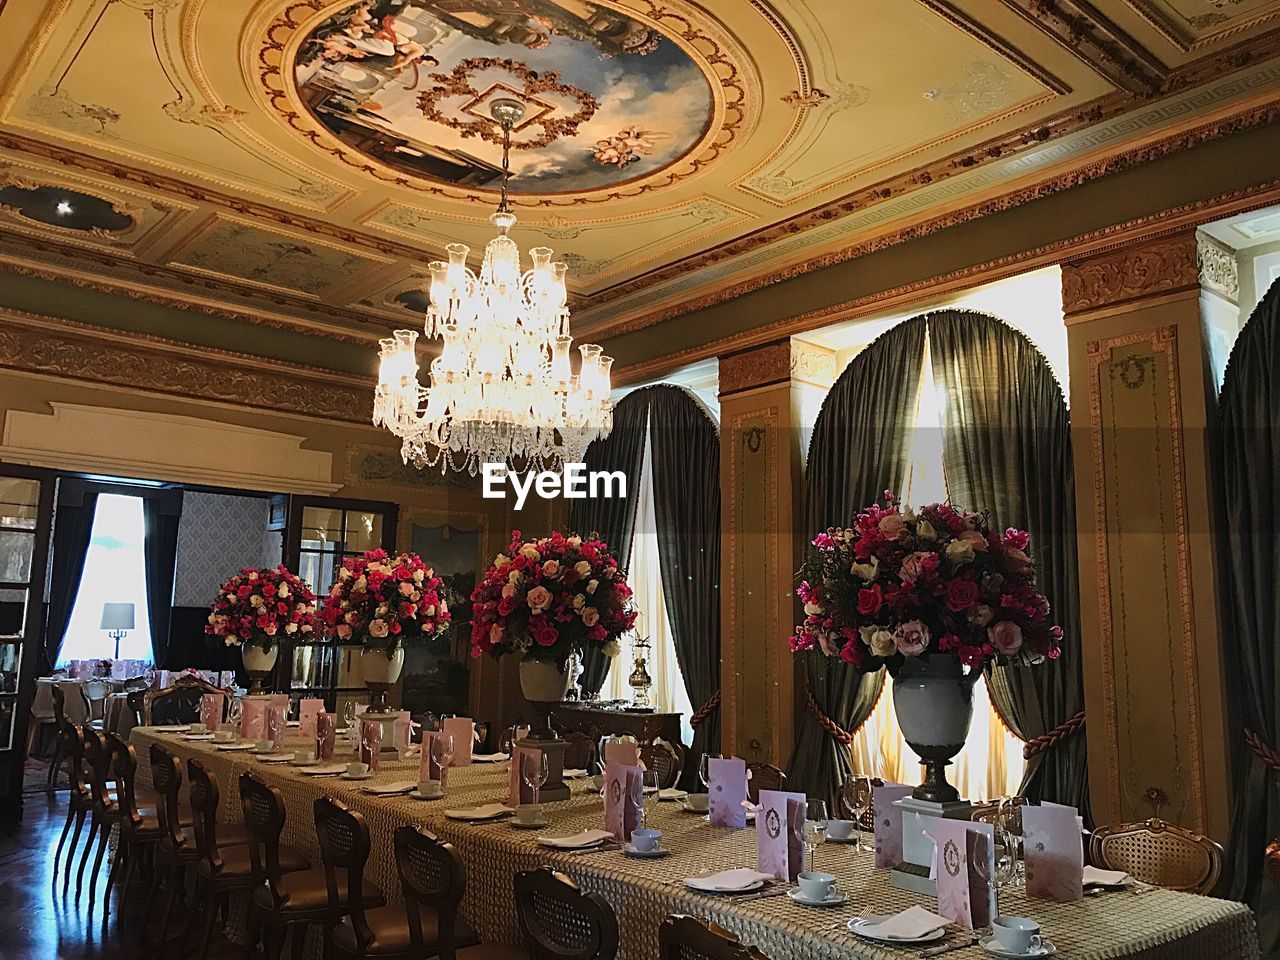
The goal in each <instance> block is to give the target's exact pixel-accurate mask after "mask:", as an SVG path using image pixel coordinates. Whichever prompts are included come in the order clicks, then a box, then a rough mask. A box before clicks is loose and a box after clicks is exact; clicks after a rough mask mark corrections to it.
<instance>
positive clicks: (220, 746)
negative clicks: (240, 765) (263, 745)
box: [213, 743, 253, 750]
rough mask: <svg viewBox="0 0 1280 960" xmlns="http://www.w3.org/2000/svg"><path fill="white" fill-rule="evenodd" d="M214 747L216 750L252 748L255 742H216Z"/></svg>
mask: <svg viewBox="0 0 1280 960" xmlns="http://www.w3.org/2000/svg"><path fill="white" fill-rule="evenodd" d="M213 749H215V750H252V749H253V744H252V743H215V744H214V745H213Z"/></svg>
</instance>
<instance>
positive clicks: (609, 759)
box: [604, 737, 640, 767]
mask: <svg viewBox="0 0 1280 960" xmlns="http://www.w3.org/2000/svg"><path fill="white" fill-rule="evenodd" d="M611 763H619V764H622V765H623V766H628V767H634V766H638V765H639V764H640V744H639V743H638V742H636V738H635V737H610V738H609V739H608V740H606V741H605V742H604V765H605V766H608V765H609V764H611Z"/></svg>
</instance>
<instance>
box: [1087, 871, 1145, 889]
mask: <svg viewBox="0 0 1280 960" xmlns="http://www.w3.org/2000/svg"><path fill="white" fill-rule="evenodd" d="M1132 879H1133V878H1132V877H1130V876H1129V874H1127V873H1125V872H1124V871H1123V870H1100V869H1098V868H1097V867H1090V866H1086V867H1085V868H1084V885H1085V886H1086V887H1088V886H1095V887H1119V886H1122V885H1123V884H1124V883H1126V882H1128V881H1131V880H1132Z"/></svg>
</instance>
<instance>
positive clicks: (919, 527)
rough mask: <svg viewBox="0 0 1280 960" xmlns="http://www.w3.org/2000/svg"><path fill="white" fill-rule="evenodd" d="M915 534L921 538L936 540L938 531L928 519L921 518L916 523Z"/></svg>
mask: <svg viewBox="0 0 1280 960" xmlns="http://www.w3.org/2000/svg"><path fill="white" fill-rule="evenodd" d="M916 536H917V537H919V538H920V539H921V540H937V539H938V531H937V530H935V529H933V524H932V523H930V522H929V521H928V520H921V521H920V522H919V523H917V524H916Z"/></svg>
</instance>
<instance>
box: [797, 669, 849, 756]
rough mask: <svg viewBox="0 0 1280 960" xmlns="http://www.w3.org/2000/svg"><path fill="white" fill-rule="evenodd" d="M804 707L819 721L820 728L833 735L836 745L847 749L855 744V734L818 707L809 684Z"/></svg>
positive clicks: (806, 688) (805, 693) (806, 685)
mask: <svg viewBox="0 0 1280 960" xmlns="http://www.w3.org/2000/svg"><path fill="white" fill-rule="evenodd" d="M804 705H805V708H806V709H808V711H809V712H810V713H811V714H813V719H815V720H817V721H818V726H820V727H822V729H823V730H825V731H827V733H829V734H831V737H832V739H833V740H835V741H836V743H838V744H840V745H841V746H842V747H847V746H849V744H851V743H853V734H852V733H850V732H849V731H848V730H846V729H845V728H844V727H842V726H840V724H838V723H836V722H835V721H834V720H832V719H831V718H830V717H828V716H827V715H826V714H825V713H823V712H822V708H821V707H819V706H818V701H817V700H815V699H813V690H812V689H810V687H809V685H808V684H805V688H804Z"/></svg>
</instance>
